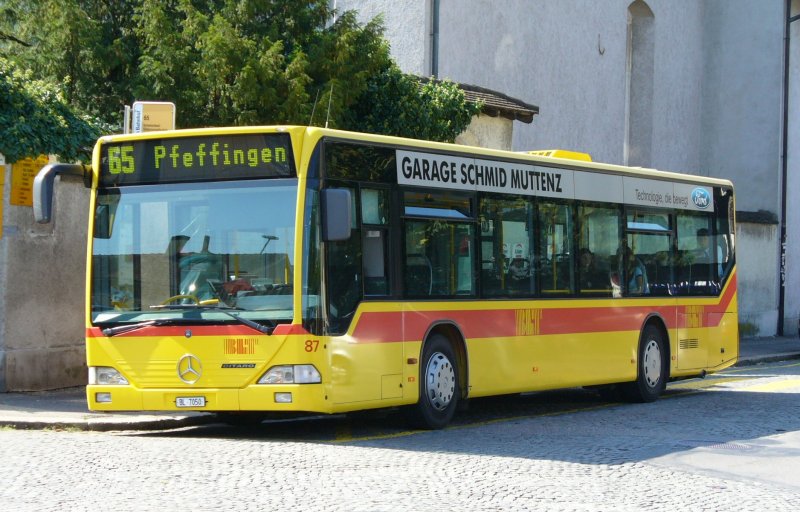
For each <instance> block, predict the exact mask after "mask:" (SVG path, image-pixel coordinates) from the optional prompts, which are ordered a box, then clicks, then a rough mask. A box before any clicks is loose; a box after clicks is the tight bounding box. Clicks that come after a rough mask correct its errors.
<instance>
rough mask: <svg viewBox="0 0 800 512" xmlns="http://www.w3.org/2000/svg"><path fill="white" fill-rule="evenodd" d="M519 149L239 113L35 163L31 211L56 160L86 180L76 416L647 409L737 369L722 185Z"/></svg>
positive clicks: (730, 220) (44, 216)
mask: <svg viewBox="0 0 800 512" xmlns="http://www.w3.org/2000/svg"><path fill="white" fill-rule="evenodd" d="M532 153H533V152H531V153H526V152H510V151H500V150H493V149H483V148H476V147H466V146H460V145H454V144H444V143H434V142H429V141H420V140H412V139H405V138H397V137H389V136H379V135H370V134H362V133H353V132H345V131H337V130H332V129H323V128H318V127H297V126H270V127H236V128H210V129H192V130H175V131H169V132H153V133H144V134H133V135H131V134H128V135H113V136H106V137H102V138H101V139H100V140H99V141H98V142H97V144H96V146H95V148H94V152H93V158H92V164H91V166H82V165H67V164H56V165H55V166H51V167H48V168H45V169H44V170H43V171H42V172H41V173H40V174H39V175H38V177H37V178H36V180H35V186H34V195H35V214H36V215H37V219H38V220H39V221H40V222H46V221H47V220H49V218H50V215H51V202H52V195H53V186H54V178H55V176H56V175H58V174H62V173H67V174H81V175H83V176H84V178H85V183H86V184H87V186H89V187H91V199H90V206H89V208H90V215H89V237H88V251H87V268H88V271H87V286H86V295H85V297H86V304H87V307H86V361H87V365H88V374H89V375H88V385H87V387H86V396H87V400H88V406H89V409H90V410H93V411H139V410H147V411H211V412H217V413H219V414H220V416H221V417H222V418H224V419H225V420H226V421H232V422H233V421H245V420H253V419H255V420H260V419H263V418H264V417H266V416H274V415H275V414H277V415H279V416H280V415H281V414H285V415H287V416H289V415H290V414H296V413H315V414H319V413H322V414H340V413H348V412H354V411H363V410H368V409H379V408H387V409H399V410H401V411H403V412H404V413H405V414H404V416H405V417H406V418H408V420H410V421H411V422H412V424H414V425H417V426H419V427H422V428H433V429H436V428H442V427H444V426H446V425H447V424H448V423H449V422H450V421H451V420H452V418H453V416H454V414H455V412H456V410H457V409H458V408H459V404H466V401H467V400H469V399H471V398H477V397H487V396H493V395H507V394H517V393H525V392H534V391H541V390H551V389H557V388H571V387H584V388H587V389H594V390H597V391H598V392H600V393H601V394H604V395H607V396H610V397H615V398H619V399H624V400H630V401H636V402H651V401H654V400H656V399H657V398H658V396H659V395H661V394H662V393H663V392H664V390H665V387H666V384H667V382H668V381H670V380H673V379H680V378H687V377H693V376H702V375H705V374H706V373H707V372H714V371H718V370H721V369H723V368H726V367H729V366H731V365H733V364H734V363H735V362H736V360H737V357H738V350H739V346H738V322H737V293H736V265H735V244H734V242H735V237H734V194H733V186H732V184H731V182H729V181H726V180H722V179H714V178H708V177H701V176H694V175H685V174H677V173H670V172H662V171H657V170H653V169H644V168H629V167H623V166H618V165H606V164H601V163H595V162H592V161H587V160H590V159H588V158H574V159H566V158H557V157H553V156H542V154H541V153H540V154H532ZM548 154H553V153H548ZM555 154H556V155H558V153H555Z"/></svg>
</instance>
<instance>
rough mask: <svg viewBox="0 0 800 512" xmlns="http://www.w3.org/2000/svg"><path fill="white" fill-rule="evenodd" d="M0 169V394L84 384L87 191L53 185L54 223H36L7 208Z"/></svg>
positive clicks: (22, 210) (28, 213)
mask: <svg viewBox="0 0 800 512" xmlns="http://www.w3.org/2000/svg"><path fill="white" fill-rule="evenodd" d="M0 169H1V170H2V172H4V173H5V178H6V179H5V183H6V184H5V187H4V189H3V198H2V199H3V218H2V223H3V235H2V238H0V286H1V288H0V290H1V291H0V391H25V390H42V389H54V388H60V387H68V386H77V385H81V384H85V382H86V356H85V348H84V336H85V324H84V318H85V307H84V302H85V299H84V296H85V293H84V290H85V286H86V285H85V275H86V271H85V266H86V228H87V224H88V223H87V218H86V215H87V210H88V203H89V193H88V190H87V189H85V188H84V187H83V182H82V181H81V180H80V179H75V178H69V181H67V179H62V180H61V183H56V188H55V190H56V193H55V201H54V206H55V208H54V221H53V222H52V223H51V224H47V225H40V224H36V223H35V222H34V220H33V209H32V208H31V207H29V206H11V205H9V195H10V190H11V166H10V165H3V166H0ZM57 181H58V180H57Z"/></svg>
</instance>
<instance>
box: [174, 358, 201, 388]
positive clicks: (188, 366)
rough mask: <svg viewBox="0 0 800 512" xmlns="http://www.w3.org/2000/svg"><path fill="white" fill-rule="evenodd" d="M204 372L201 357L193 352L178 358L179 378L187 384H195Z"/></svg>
mask: <svg viewBox="0 0 800 512" xmlns="http://www.w3.org/2000/svg"><path fill="white" fill-rule="evenodd" d="M202 374H203V365H202V364H200V359H198V358H197V356H195V355H192V354H186V355H185V356H183V357H181V358H180V359H178V378H179V379H181V380H182V381H183V382H185V383H186V384H194V383H195V382H197V381H198V380H200V376H201V375H202Z"/></svg>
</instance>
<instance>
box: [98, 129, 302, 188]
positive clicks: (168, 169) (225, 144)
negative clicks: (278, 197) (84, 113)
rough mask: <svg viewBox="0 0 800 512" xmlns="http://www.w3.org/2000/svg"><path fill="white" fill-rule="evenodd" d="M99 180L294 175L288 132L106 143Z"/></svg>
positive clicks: (122, 181) (103, 183) (121, 182)
mask: <svg viewBox="0 0 800 512" xmlns="http://www.w3.org/2000/svg"><path fill="white" fill-rule="evenodd" d="M100 159H101V161H100V185H101V186H106V187H108V186H116V185H132V184H146V183H167V182H181V181H204V180H220V179H239V178H280V177H292V176H295V175H296V173H295V171H294V160H293V157H292V148H291V139H290V137H289V135H288V134H283V133H277V134H240V135H207V136H200V137H178V138H163V139H147V140H137V141H128V142H113V143H109V144H103V145H102V146H101V154H100Z"/></svg>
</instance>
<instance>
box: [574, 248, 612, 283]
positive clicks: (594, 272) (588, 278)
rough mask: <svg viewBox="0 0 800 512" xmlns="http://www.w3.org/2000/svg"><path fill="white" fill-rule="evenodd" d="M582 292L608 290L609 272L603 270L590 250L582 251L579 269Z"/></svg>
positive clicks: (584, 249)
mask: <svg viewBox="0 0 800 512" xmlns="http://www.w3.org/2000/svg"><path fill="white" fill-rule="evenodd" d="M578 275H579V279H580V285H581V290H604V289H608V271H607V270H605V269H601V268H600V266H599V265H598V263H597V260H596V259H595V257H594V253H592V251H590V250H589V249H588V248H583V249H581V251H580V267H579V268H578Z"/></svg>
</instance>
